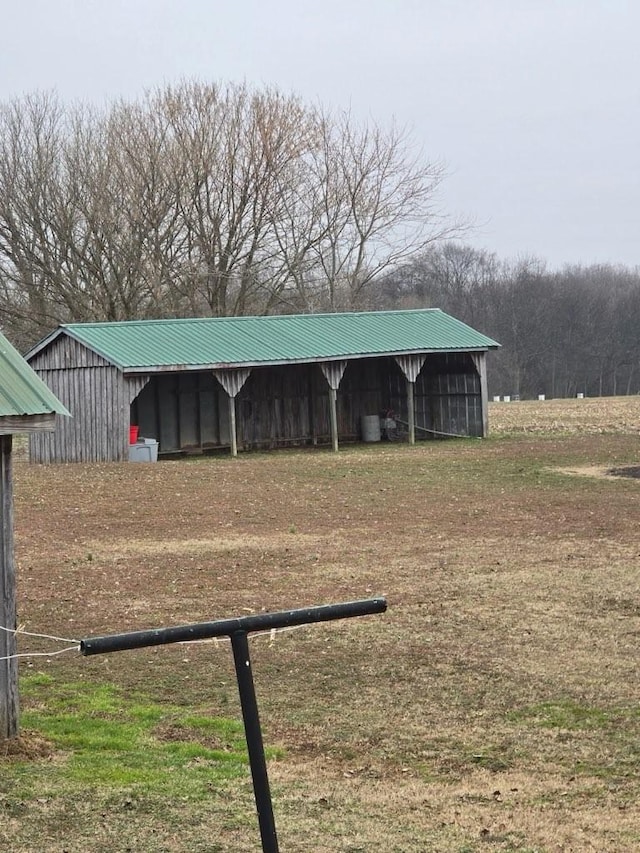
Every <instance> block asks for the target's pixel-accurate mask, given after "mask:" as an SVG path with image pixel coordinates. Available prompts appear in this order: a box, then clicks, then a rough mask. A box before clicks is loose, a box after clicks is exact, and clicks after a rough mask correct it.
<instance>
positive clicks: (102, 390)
mask: <svg viewBox="0 0 640 853" xmlns="http://www.w3.org/2000/svg"><path fill="white" fill-rule="evenodd" d="M30 364H31V367H32V368H33V369H34V370H35V371H36V373H37V374H38V375H39V376H40V378H41V379H43V380H44V382H45V383H46V384H47V385H48V387H49V388H50V389H51V390H52V391H53V393H54V394H55V395H56V397H57V398H58V399H59V400H60V401H61V402H62V403H64V405H65V406H66V407H67V409H68V410H69V411H70V412H71V415H72V417H71V418H60V419H59V422H58V425H57V428H56V431H55V432H54V433H50V434H45V433H41V434H37V435H32V436H30V438H29V453H30V458H31V460H32V461H33V462H108V461H115V462H119V461H123V460H125V459H126V458H128V441H129V438H128V425H129V389H128V383H127V380H126V379H125V377H124V375H123V374H122V372H121V371H120V370H118V369H117V368H115V367H113V366H112V365H111V364H109V362H107V361H106V360H105V359H103V358H101V357H100V356H99V355H97V354H96V353H93V352H91V350H88V349H86V348H85V347H83V346H81V345H80V344H78V343H77V341H74V340H73V339H72V338H68V337H66V336H65V335H61V336H60V337H59V338H57V340H56V341H55V342H54V343H53V345H52V346H51V347H49V348H48V349H46V350H44V351H43V352H42V353H38V354H37V355H36V356H35V357H34V358H33V359H32V360H31V362H30Z"/></svg>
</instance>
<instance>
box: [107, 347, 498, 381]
mask: <svg viewBox="0 0 640 853" xmlns="http://www.w3.org/2000/svg"><path fill="white" fill-rule="evenodd" d="M488 349H497V347H478V348H476V349H447V350H443V349H422V350H414V349H412V350H393V351H391V350H390V351H388V352H363V353H351V354H349V355H341V356H330V357H326V358H287V359H273V360H270V361H237V362H208V363H206V364H159V365H151V366H150V365H141V366H134V367H131V366H129V367H123V366H122V365H119V364H118V365H115V366H116V367H118V368H119V369H120V370H122V372H123V373H124V374H125V376H128V375H130V374H138V373H196V372H202V371H204V370H207V371H208V370H233V369H234V368H237V369H238V370H240V369H243V368H248V367H249V368H254V367H279V366H283V365H290V364H326V363H327V362H338V361H359V360H360V359H365V358H366V359H369V358H395V357H396V356H407V355H425V356H426V355H435V354H445V353H478V352H487V350H488ZM96 352H97V350H96ZM97 354H98V355H102V356H103V357H105V356H104V355H103V353H100V352H97Z"/></svg>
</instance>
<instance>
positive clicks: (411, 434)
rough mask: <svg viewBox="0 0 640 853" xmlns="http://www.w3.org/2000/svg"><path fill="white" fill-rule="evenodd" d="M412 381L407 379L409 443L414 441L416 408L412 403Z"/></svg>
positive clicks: (413, 384)
mask: <svg viewBox="0 0 640 853" xmlns="http://www.w3.org/2000/svg"><path fill="white" fill-rule="evenodd" d="M414 386H415V383H414V382H410V381H409V380H408V379H407V411H408V413H409V417H408V421H409V444H415V443H416V410H415V403H414V393H413V392H414Z"/></svg>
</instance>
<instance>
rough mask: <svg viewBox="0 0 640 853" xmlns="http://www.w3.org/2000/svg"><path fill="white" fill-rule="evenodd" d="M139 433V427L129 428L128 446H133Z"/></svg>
mask: <svg viewBox="0 0 640 853" xmlns="http://www.w3.org/2000/svg"><path fill="white" fill-rule="evenodd" d="M139 431H140V427H138V426H130V427H129V444H135V443H136V441H137V440H138V432H139Z"/></svg>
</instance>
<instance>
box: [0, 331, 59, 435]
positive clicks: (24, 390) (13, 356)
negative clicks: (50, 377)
mask: <svg viewBox="0 0 640 853" xmlns="http://www.w3.org/2000/svg"><path fill="white" fill-rule="evenodd" d="M49 414H57V415H68V414H69V412H68V411H67V410H66V409H65V407H64V406H63V405H62V403H61V402H60V401H59V400H58V398H57V397H56V396H55V395H54V394H52V393H51V391H50V390H49V389H48V388H47V386H46V385H45V384H44V382H43V381H42V379H40V377H39V376H38V375H37V374H36V373H35V372H34V371H33V370H32V369H31V368H30V367H29V365H28V364H27V362H26V361H25V360H24V359H23V358H22V356H21V355H20V353H19V352H18V351H17V350H16V349H15V348H14V347H13V346H12V345H11V344H10V343H9V341H8V340H7V339H6V338H5V337H4V335H2V334H0V418H2V417H24V416H26V415H49Z"/></svg>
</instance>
